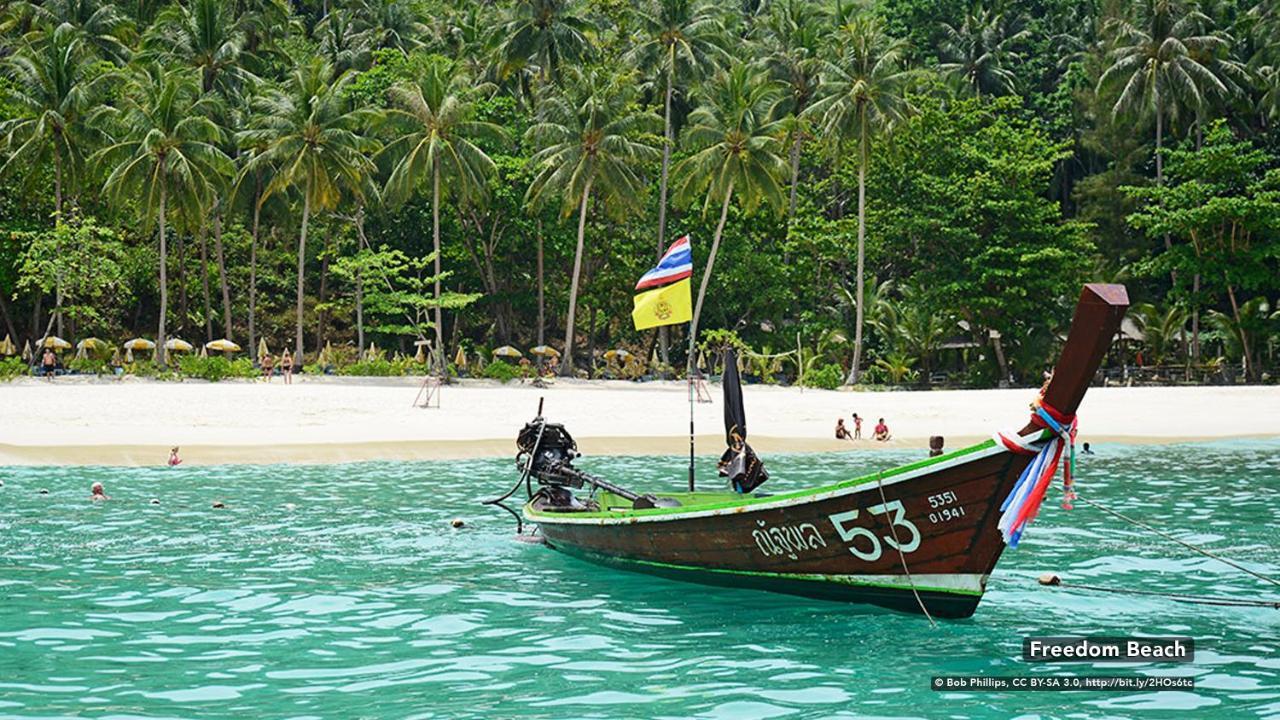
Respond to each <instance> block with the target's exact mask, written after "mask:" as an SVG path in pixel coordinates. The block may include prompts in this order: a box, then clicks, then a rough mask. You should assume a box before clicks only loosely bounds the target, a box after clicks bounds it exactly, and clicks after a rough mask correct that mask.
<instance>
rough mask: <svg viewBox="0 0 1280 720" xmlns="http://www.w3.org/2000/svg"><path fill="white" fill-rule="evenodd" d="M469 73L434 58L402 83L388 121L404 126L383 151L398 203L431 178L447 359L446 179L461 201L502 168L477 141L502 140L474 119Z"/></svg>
mask: <svg viewBox="0 0 1280 720" xmlns="http://www.w3.org/2000/svg"><path fill="white" fill-rule="evenodd" d="M469 84H470V83H469V78H467V77H466V76H465V75H463V74H462V73H460V72H458V71H457V69H456V67H455V66H454V65H453V63H451V62H450V61H448V60H446V59H444V58H440V57H436V58H433V59H432V60H431V61H429V62H428V64H427V66H426V68H425V69H424V70H423V71H422V72H421V75H420V76H419V79H418V80H417V81H416V82H413V83H410V84H408V85H403V86H399V87H396V88H394V89H393V90H392V98H393V101H394V103H395V105H396V107H394V108H393V109H391V110H390V111H389V112H388V120H389V121H390V122H392V123H393V124H397V125H399V126H401V128H402V131H401V132H400V134H399V135H398V137H396V139H395V140H393V141H392V142H391V143H389V144H388V145H387V146H386V147H385V148H383V152H384V153H387V154H388V155H389V156H390V157H393V158H396V161H395V166H394V167H393V168H392V170H391V175H390V177H388V178H387V187H386V192H385V196H386V197H387V198H388V199H389V200H390V201H391V202H393V203H398V202H403V201H405V200H407V199H408V198H409V197H411V196H412V195H413V194H414V191H416V190H417V189H418V186H419V185H421V184H422V182H423V181H424V180H427V179H429V180H430V182H431V241H432V247H433V248H434V250H435V276H436V280H435V290H434V300H435V326H436V352H435V357H436V358H437V359H438V360H439V361H440V362H441V363H443V362H444V359H445V350H444V324H443V322H442V319H441V310H440V279H441V271H440V181H441V179H444V180H446V181H447V182H448V189H449V191H450V192H451V193H452V194H453V195H454V196H455V198H456V199H457V200H459V201H463V202H465V201H466V200H468V199H470V198H472V197H475V196H476V195H479V194H483V193H484V192H485V190H486V189H487V188H488V181H489V178H490V177H492V176H493V174H494V172H495V170H496V168H495V166H494V164H493V160H491V159H489V156H488V155H486V154H485V152H484V150H482V149H480V147H479V146H477V145H476V144H475V142H474V140H475V139H479V138H488V139H497V138H500V137H502V135H503V131H502V129H501V128H499V127H498V126H496V125H493V124H492V123H487V122H481V121H478V120H474V119H472V114H473V110H474V107H473V105H472V103H471V101H470V99H469V98H468V97H467V95H466V89H467V88H468V87H469Z"/></svg>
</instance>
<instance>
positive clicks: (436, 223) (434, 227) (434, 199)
mask: <svg viewBox="0 0 1280 720" xmlns="http://www.w3.org/2000/svg"><path fill="white" fill-rule="evenodd" d="M431 247H432V248H433V249H434V250H435V253H436V262H435V271H436V282H435V302H436V308H435V310H436V312H435V316H436V352H435V357H436V370H437V371H438V372H441V371H443V370H444V364H443V362H444V319H443V317H444V314H443V313H442V312H441V310H440V161H439V160H436V161H435V164H434V167H432V168H431Z"/></svg>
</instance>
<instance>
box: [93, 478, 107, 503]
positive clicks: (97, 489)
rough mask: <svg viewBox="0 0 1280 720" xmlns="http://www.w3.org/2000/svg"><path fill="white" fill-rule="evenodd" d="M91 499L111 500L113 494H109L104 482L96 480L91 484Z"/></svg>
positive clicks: (95, 500) (96, 500) (97, 500)
mask: <svg viewBox="0 0 1280 720" xmlns="http://www.w3.org/2000/svg"><path fill="white" fill-rule="evenodd" d="M89 499H90V500H92V501H94V502H99V501H102V500H110V499H111V496H110V495H108V494H107V491H106V489H104V488H103V487H102V483H100V482H96V483H94V484H93V485H90V486H89Z"/></svg>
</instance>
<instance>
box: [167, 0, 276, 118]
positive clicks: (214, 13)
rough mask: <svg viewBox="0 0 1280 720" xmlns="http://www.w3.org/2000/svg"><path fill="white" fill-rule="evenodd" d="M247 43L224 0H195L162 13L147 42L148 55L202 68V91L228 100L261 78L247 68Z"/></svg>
mask: <svg viewBox="0 0 1280 720" xmlns="http://www.w3.org/2000/svg"><path fill="white" fill-rule="evenodd" d="M245 40H246V37H245V33H244V32H243V31H241V30H240V29H239V27H238V26H237V23H236V20H235V19H234V18H233V17H232V16H231V14H230V13H229V12H228V11H227V9H226V4H225V3H224V2H223V0H192V1H191V3H190V4H189V5H186V4H182V3H176V4H174V5H170V6H169V7H168V8H165V9H164V10H163V11H161V13H160V15H159V16H158V17H157V18H156V23H155V25H153V26H152V31H151V33H150V34H149V36H148V38H147V40H146V45H147V47H148V52H147V55H148V56H151V57H156V56H159V57H165V58H171V59H172V60H174V61H177V62H179V63H182V64H184V65H190V66H192V67H195V68H198V69H199V70H200V87H201V89H202V90H203V91H204V92H206V93H207V92H212V91H214V90H217V91H218V92H219V93H220V94H221V95H222V96H223V97H224V98H227V97H230V96H231V95H232V93H233V91H236V90H238V89H240V88H241V87H243V86H244V85H245V84H247V83H250V82H252V81H254V80H256V79H257V78H255V77H254V75H253V74H252V73H250V72H249V71H248V70H247V69H246V68H245V65H244V62H245V58H244V57H242V56H243V55H244V54H245V50H244V44H245Z"/></svg>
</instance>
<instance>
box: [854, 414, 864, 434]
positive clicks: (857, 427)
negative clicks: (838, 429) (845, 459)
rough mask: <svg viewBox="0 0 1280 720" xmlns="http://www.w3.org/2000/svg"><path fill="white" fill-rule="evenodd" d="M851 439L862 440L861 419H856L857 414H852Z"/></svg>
mask: <svg viewBox="0 0 1280 720" xmlns="http://www.w3.org/2000/svg"><path fill="white" fill-rule="evenodd" d="M853 439H854V440H861V439H862V418H860V417H858V413H854V414H853Z"/></svg>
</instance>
